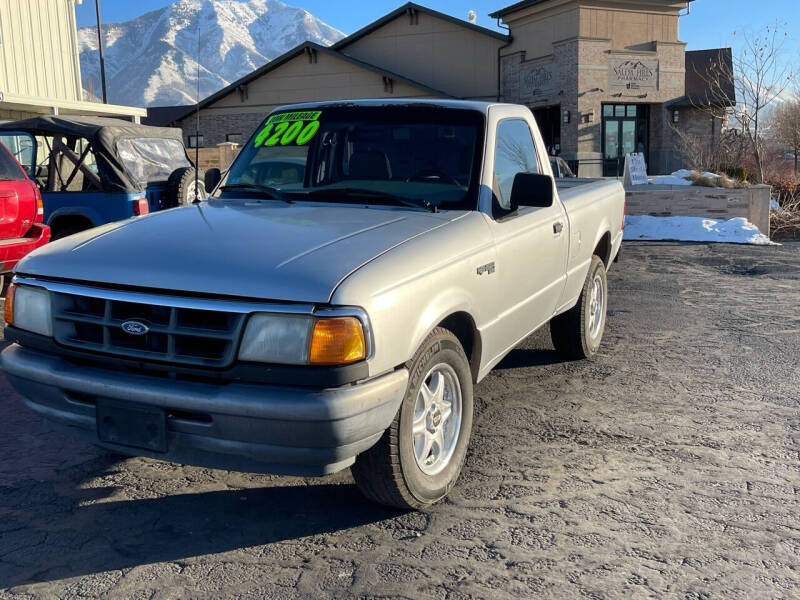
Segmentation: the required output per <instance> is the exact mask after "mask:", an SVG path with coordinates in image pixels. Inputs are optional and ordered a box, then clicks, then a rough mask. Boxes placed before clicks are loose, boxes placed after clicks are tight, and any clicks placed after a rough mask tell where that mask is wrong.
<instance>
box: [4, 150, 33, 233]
mask: <svg viewBox="0 0 800 600" xmlns="http://www.w3.org/2000/svg"><path fill="white" fill-rule="evenodd" d="M37 210H38V207H37V206H36V191H35V185H34V184H33V182H31V181H30V180H29V179H28V177H27V176H26V174H25V171H24V170H23V169H22V167H21V166H20V165H19V163H17V161H16V160H15V159H14V157H13V154H12V153H11V152H10V151H9V150H8V149H7V148H6V147H5V146H4V145H3V144H2V143H0V240H12V239H17V238H21V237H23V236H24V235H25V233H26V232H27V231H28V229H30V227H31V224H33V222H34V219H35V218H36V211H37Z"/></svg>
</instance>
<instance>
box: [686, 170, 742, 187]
mask: <svg viewBox="0 0 800 600" xmlns="http://www.w3.org/2000/svg"><path fill="white" fill-rule="evenodd" d="M686 179H688V180H689V181H691V182H692V185H696V186H700V187H710V188H726V189H729V190H733V189H740V188H744V187H747V184H745V183H743V182H741V181H738V180H736V179H729V178H728V177H726V176H724V175H714V176H713V177H709V176H706V175H704V174H703V173H698V172H697V171H693V172H692V173H691V174H690V175H689V176H688V177H687V178H686Z"/></svg>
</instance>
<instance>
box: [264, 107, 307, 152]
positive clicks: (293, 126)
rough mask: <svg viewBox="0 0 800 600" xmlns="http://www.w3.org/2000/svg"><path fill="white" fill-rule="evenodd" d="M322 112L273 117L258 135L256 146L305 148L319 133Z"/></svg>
mask: <svg viewBox="0 0 800 600" xmlns="http://www.w3.org/2000/svg"><path fill="white" fill-rule="evenodd" d="M320 116H322V111H318V110H310V111H305V112H290V113H278V114H276V115H272V116H271V117H270V118H269V119H267V122H266V123H265V124H264V127H263V129H262V130H261V131H259V132H258V135H256V137H255V140H254V142H253V143H254V144H255V147H256V148H260V147H261V146H267V147H273V146H277V145H279V144H280V145H281V146H291V145H294V146H305V145H306V144H308V143H309V142H310V141H311V140H313V139H314V136H315V135H317V132H318V131H319V118H320Z"/></svg>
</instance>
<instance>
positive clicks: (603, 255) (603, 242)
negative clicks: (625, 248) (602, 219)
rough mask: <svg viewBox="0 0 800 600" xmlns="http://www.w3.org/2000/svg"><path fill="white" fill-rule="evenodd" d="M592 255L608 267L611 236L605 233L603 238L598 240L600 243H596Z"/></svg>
mask: <svg viewBox="0 0 800 600" xmlns="http://www.w3.org/2000/svg"><path fill="white" fill-rule="evenodd" d="M594 254H596V255H597V256H599V257H600V259H601V260H602V261H603V264H605V266H606V267H608V263H610V262H611V234H610V233H608V232H607V231H606V232H605V234H603V237H602V238H601V239H600V241H599V242H597V246H596V247H595V249H594Z"/></svg>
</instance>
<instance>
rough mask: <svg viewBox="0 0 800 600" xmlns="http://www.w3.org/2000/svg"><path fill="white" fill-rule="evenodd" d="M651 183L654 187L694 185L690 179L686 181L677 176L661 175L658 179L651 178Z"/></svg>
mask: <svg viewBox="0 0 800 600" xmlns="http://www.w3.org/2000/svg"><path fill="white" fill-rule="evenodd" d="M650 183H651V184H653V185H692V182H691V181H689V180H688V179H684V178H683V177H678V176H676V175H659V176H657V177H651V178H650Z"/></svg>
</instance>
